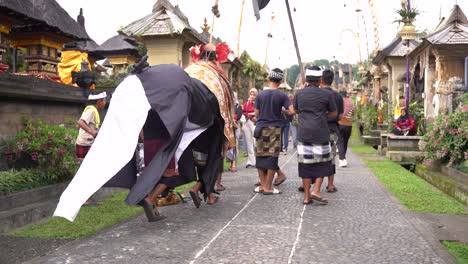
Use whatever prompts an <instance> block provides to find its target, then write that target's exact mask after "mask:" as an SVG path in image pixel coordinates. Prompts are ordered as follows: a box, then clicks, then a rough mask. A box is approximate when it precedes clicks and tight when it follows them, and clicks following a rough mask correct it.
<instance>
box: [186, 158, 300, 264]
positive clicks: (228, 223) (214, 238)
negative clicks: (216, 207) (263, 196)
mask: <svg viewBox="0 0 468 264" xmlns="http://www.w3.org/2000/svg"><path fill="white" fill-rule="evenodd" d="M296 152H297V150H296V151H295V152H294V153H293V154H292V155H291V157H289V159H288V160H287V161H286V162H285V163H284V164H283V165H282V166H281V167H280V169H283V168H284V166H286V164H288V162H289V161H291V159H292V158H293V157H294V155H296ZM257 196H258V193H256V194H255V195H254V196H253V197H252V198H250V200H249V201H248V202H247V204H246V205H245V206H244V207H242V209H241V210H240V211H239V212H238V213H237V214H236V215H235V216H234V217H233V218H232V219H231V220H229V222H227V224H225V225H224V226H223V228H221V230H219V231H218V233H216V235H215V236H214V237H213V238H212V239H211V240H210V241H209V242H208V244H206V246H204V247H203V248H202V249H201V250H200V251H198V252H197V254H196V255H195V257H193V259H192V260H191V261H190V262H189V263H190V264H194V263H195V261H196V260H197V259H198V258H199V257H200V256H201V255H202V254H203V253H205V251H206V250H207V249H208V248H209V247H210V246H211V244H212V243H213V242H214V241H215V240H216V239H217V238H218V237H219V236H220V235H221V233H222V232H223V231H224V230H226V228H228V226H230V225H231V223H232V222H233V221H234V220H236V218H237V217H238V216H239V215H240V214H241V213H242V212H243V211H244V210H245V209H246V208H247V207H248V206H249V205H250V203H252V201H253V200H254V199H255V198H256V197H257ZM304 209H305V206H304ZM303 214H304V211H302V215H303ZM302 215H301V225H302Z"/></svg>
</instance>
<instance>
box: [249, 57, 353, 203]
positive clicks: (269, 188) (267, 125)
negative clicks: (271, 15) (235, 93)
mask: <svg viewBox="0 0 468 264" xmlns="http://www.w3.org/2000/svg"><path fill="white" fill-rule="evenodd" d="M283 78H284V74H283V71H282V70H280V69H278V68H276V69H273V70H272V71H271V72H270V75H269V85H268V87H265V89H263V90H262V91H260V92H259V93H258V92H257V90H256V89H255V88H252V89H250V91H249V97H248V100H247V101H246V102H245V104H244V105H243V114H244V117H245V122H243V126H242V130H243V133H244V137H245V142H246V148H247V162H246V167H247V168H250V167H256V168H257V170H258V176H259V182H258V183H256V184H255V185H256V188H255V189H254V191H255V192H257V193H262V194H264V195H271V194H280V193H281V191H280V190H278V189H277V188H276V187H277V186H279V185H280V184H281V183H282V182H284V181H285V180H286V175H285V174H284V172H283V171H281V169H280V167H279V166H278V157H279V155H280V153H281V152H282V151H287V141H288V137H287V136H286V135H288V133H289V131H288V130H289V128H290V127H291V128H292V129H291V130H292V134H293V144H294V147H297V154H298V175H299V177H301V178H302V179H303V186H300V187H299V191H302V192H304V193H305V195H304V203H305V204H310V203H312V201H313V200H315V201H317V202H319V203H321V204H327V203H328V201H327V200H326V198H324V197H323V196H322V195H321V193H320V190H321V185H322V182H323V178H324V177H327V178H328V183H327V186H326V190H327V192H331V193H332V192H336V191H337V190H338V189H337V187H336V186H335V185H334V175H335V173H336V166H335V156H336V154H337V152H339V153H340V158H339V164H338V165H339V166H341V167H346V166H347V161H346V151H347V144H348V141H349V138H350V136H351V127H352V111H353V106H354V105H353V102H352V101H351V99H350V98H348V97H347V95H346V93H345V92H342V93H340V94H339V93H338V92H337V91H335V90H333V89H332V88H331V84H332V83H333V80H334V73H333V72H332V71H330V70H322V69H320V68H319V67H316V66H313V67H310V68H308V69H307V70H306V85H305V86H304V88H303V89H300V90H299V91H298V92H297V93H296V95H295V96H293V95H292V94H289V95H286V94H285V93H284V92H282V91H280V90H279V89H278V88H279V86H280V85H281V83H282V82H284V80H283ZM296 131H297V133H296ZM285 148H286V149H285ZM337 148H338V149H339V151H337ZM275 174H278V176H277V177H276V179H275V178H274V176H275ZM312 184H314V187H313V189H312V191H310V186H311V185H312Z"/></svg>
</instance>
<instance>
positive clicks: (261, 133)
mask: <svg viewBox="0 0 468 264" xmlns="http://www.w3.org/2000/svg"><path fill="white" fill-rule="evenodd" d="M283 76H284V74H283V71H282V70H280V69H278V68H275V69H273V70H272V71H271V72H270V76H269V81H270V83H269V88H270V89H265V90H264V91H261V92H260V93H259V94H258V96H257V98H256V99H255V116H256V117H257V120H258V121H257V126H256V128H255V132H254V135H255V138H256V150H255V151H256V152H255V157H256V160H255V166H256V167H257V169H258V176H259V178H260V183H261V185H260V186H258V187H256V189H255V191H256V192H263V194H264V195H268V194H280V193H281V192H280V191H279V190H278V189H276V188H273V186H272V185H273V177H274V175H275V172H276V171H279V166H278V155H279V153H280V150H281V126H282V125H283V124H284V117H283V115H282V108H283V107H284V108H286V109H289V111H291V112H293V111H294V110H293V107H292V106H291V104H290V102H289V98H288V96H287V95H286V94H285V93H283V92H282V91H280V90H278V87H279V86H280V84H281V83H282V82H283Z"/></svg>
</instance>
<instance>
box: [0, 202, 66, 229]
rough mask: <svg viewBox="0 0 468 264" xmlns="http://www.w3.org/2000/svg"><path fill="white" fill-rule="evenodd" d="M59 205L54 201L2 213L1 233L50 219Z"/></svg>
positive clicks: (0, 220)
mask: <svg viewBox="0 0 468 264" xmlns="http://www.w3.org/2000/svg"><path fill="white" fill-rule="evenodd" d="M57 203H58V199H52V200H48V201H42V202H37V203H31V204H27V205H24V206H21V207H17V208H13V209H11V210H8V211H3V212H0V233H6V232H9V231H11V230H13V229H16V228H19V227H22V226H25V225H27V224H30V223H32V222H35V221H38V220H41V219H43V218H46V217H50V216H51V215H52V214H53V212H54V210H55V207H56V206H57Z"/></svg>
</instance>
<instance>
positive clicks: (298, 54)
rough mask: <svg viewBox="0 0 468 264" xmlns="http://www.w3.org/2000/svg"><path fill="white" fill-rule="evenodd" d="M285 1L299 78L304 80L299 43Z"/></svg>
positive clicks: (286, 0) (287, 2)
mask: <svg viewBox="0 0 468 264" xmlns="http://www.w3.org/2000/svg"><path fill="white" fill-rule="evenodd" d="M285 2H286V9H287V11H288V17H289V23H290V25H291V32H292V35H293V40H294V47H295V48H296V55H297V62H298V63H299V69H300V70H301V72H300V74H301V80H302V82H305V76H304V69H303V68H302V61H301V54H300V53H299V45H298V44H297V38H296V31H295V30H294V23H293V20H292V16H291V9H290V8H289V1H288V0H285Z"/></svg>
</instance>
